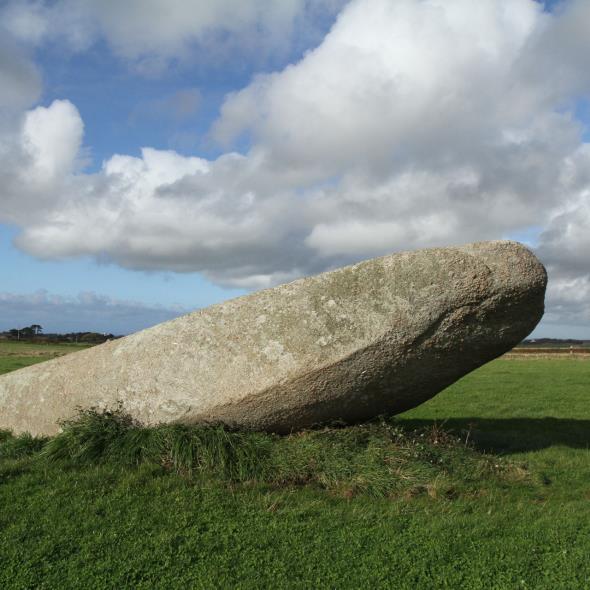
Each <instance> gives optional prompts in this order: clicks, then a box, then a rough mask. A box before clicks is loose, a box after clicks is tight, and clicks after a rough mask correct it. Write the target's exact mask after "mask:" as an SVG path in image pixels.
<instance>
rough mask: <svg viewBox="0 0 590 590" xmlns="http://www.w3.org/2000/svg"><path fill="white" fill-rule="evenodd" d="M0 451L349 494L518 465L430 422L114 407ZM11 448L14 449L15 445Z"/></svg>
mask: <svg viewBox="0 0 590 590" xmlns="http://www.w3.org/2000/svg"><path fill="white" fill-rule="evenodd" d="M3 436H4V439H2V438H0V441H2V440H3V442H1V444H0V456H6V457H14V458H16V457H18V456H20V455H19V453H21V455H24V454H31V453H35V452H38V451H39V453H38V460H39V461H46V462H48V463H57V462H62V463H67V464H70V465H76V466H85V465H91V464H106V463H108V464H117V465H120V466H125V467H133V466H137V465H140V464H145V463H151V464H159V465H162V466H164V467H165V468H167V469H170V470H172V471H174V472H176V473H181V474H185V475H187V476H199V477H205V478H210V479H211V478H212V479H215V480H218V481H219V480H221V481H226V482H231V483H248V482H250V483H258V484H268V485H271V486H294V485H295V486H301V485H312V486H316V487H320V488H323V489H326V490H329V491H331V492H334V493H337V494H340V495H344V496H350V495H356V494H367V495H371V496H378V497H386V496H392V495H399V494H411V495H414V494H417V493H418V494H420V493H427V494H429V495H431V496H434V497H436V496H440V495H443V496H452V495H454V494H457V493H465V492H467V493H473V492H476V491H477V489H478V488H479V486H480V484H481V482H482V479H483V480H485V479H487V480H493V481H495V482H502V481H506V480H508V479H509V480H511V481H515V480H523V479H526V478H527V475H526V471H524V470H523V469H522V468H520V467H518V466H517V465H515V464H513V463H510V462H508V461H505V460H503V459H501V458H499V457H497V456H494V455H486V454H482V453H480V452H477V451H476V450H475V449H474V448H472V447H471V446H470V444H469V443H468V442H467V441H466V440H465V439H464V438H460V437H458V436H455V435H453V434H451V433H449V432H447V431H445V430H444V429H442V428H440V427H438V426H436V425H435V426H431V427H430V428H428V429H421V430H404V429H403V428H401V427H400V426H399V425H398V424H397V423H396V422H395V421H393V420H385V419H382V420H379V421H375V422H371V423H367V424H363V425H358V426H348V427H346V428H324V429H321V430H307V431H303V432H299V433H295V434H291V435H289V436H279V435H274V434H269V433H261V432H247V431H235V430H230V429H228V428H226V427H223V426H221V425H207V426H184V425H161V426H156V427H149V428H148V427H143V426H142V425H140V424H138V423H137V422H135V421H134V420H133V419H132V418H130V417H129V416H128V415H126V414H125V413H124V412H122V411H121V410H115V411H99V410H96V409H92V410H86V411H83V412H80V413H79V415H78V416H77V417H76V418H75V419H74V420H70V421H67V422H64V423H63V424H62V432H61V433H60V434H58V435H57V436H55V437H53V438H51V439H49V440H45V439H36V438H33V437H30V436H28V435H21V436H19V437H7V436H6V435H3ZM19 449H20V450H19Z"/></svg>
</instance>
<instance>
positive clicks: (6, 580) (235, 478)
mask: <svg viewBox="0 0 590 590" xmlns="http://www.w3.org/2000/svg"><path fill="white" fill-rule="evenodd" d="M589 377H590V363H585V362H583V361H567V360H556V361H539V360H530V361H529V360H527V361H496V362H494V363H491V364H490V365H488V366H486V367H484V368H482V369H480V370H479V371H477V372H475V373H473V374H471V375H469V376H467V377H466V378H465V379H463V380H462V381H460V382H459V383H457V384H455V385H454V386H453V387H451V388H449V389H448V390H447V391H445V392H444V393H442V394H441V395H439V396H437V398H435V399H433V400H431V401H430V402H428V403H427V404H424V405H423V406H421V407H420V408H417V409H415V410H413V411H412V412H408V413H407V414H405V415H403V416H400V417H399V418H397V419H396V420H394V421H392V420H385V421H382V422H376V423H374V424H370V425H365V426H361V427H354V428H345V429H326V430H323V431H316V432H309V433H304V434H303V435H299V436H291V437H282V438H279V437H272V436H268V435H261V434H244V433H231V432H227V431H225V430H222V429H216V428H212V429H184V428H180V427H175V428H173V427H163V428H159V429H151V430H144V429H141V428H138V427H137V426H136V425H134V424H132V423H130V422H129V421H126V420H125V419H124V417H123V416H120V415H116V414H115V415H110V416H104V415H100V414H96V413H94V414H92V413H90V414H87V415H86V417H85V421H84V420H82V421H81V422H78V423H76V424H72V425H70V428H69V429H66V431H65V432H64V433H63V434H62V435H61V437H58V438H56V439H53V441H51V442H50V443H49V444H47V443H46V442H45V441H39V440H35V439H30V438H26V437H19V438H16V439H15V438H14V437H9V436H7V435H2V436H3V438H2V436H0V440H2V442H0V587H3V588H115V587H116V588H180V587H191V588H226V587H236V588H312V587H313V588H316V587H317V588H336V587H337V588H367V587H371V588H392V587H393V588H412V589H416V588H498V589H504V588H535V589H537V588H547V589H549V588H551V589H555V588H560V589H561V588H572V589H576V590H578V589H583V588H588V587H589V586H588V582H587V580H588V579H590V565H589V563H588V559H587V555H588V552H589V550H590V452H589V450H588V445H589V442H590V427H589V426H590V404H589V402H590V393H589V387H588V383H589V382H590V379H589ZM105 419H106V422H105ZM101 421H102V422H101ZM441 424H442V425H443V429H442V430H441ZM448 429H451V430H453V431H454V433H455V435H453V436H449V435H448V434H446V432H447V431H448ZM472 444H473V446H472Z"/></svg>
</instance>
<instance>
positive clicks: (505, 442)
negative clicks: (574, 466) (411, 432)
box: [399, 417, 590, 453]
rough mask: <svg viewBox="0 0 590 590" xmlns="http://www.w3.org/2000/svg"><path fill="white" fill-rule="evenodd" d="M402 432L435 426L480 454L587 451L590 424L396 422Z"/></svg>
mask: <svg viewBox="0 0 590 590" xmlns="http://www.w3.org/2000/svg"><path fill="white" fill-rule="evenodd" d="M399 423H400V425H402V426H403V427H404V428H412V429H414V428H416V429H420V428H429V427H432V426H433V425H434V424H437V425H438V426H441V427H442V428H444V429H445V430H450V431H451V432H454V433H456V434H458V435H461V436H462V437H464V436H465V435H466V434H467V433H469V439H470V440H471V441H472V442H473V443H474V444H475V445H476V447H477V448H479V449H480V450H485V451H493V452H499V453H519V452H524V451H536V450H540V449H545V448H547V447H551V446H555V445H564V446H568V447H571V448H575V449H587V448H590V420H575V419H567V418H498V419H493V418H478V417H474V418H448V419H446V420H445V419H441V420H412V419H408V420H404V419H400V420H399Z"/></svg>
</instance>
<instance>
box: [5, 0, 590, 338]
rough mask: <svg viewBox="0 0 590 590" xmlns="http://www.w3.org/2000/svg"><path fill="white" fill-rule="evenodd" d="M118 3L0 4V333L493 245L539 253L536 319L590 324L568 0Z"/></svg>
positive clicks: (134, 317) (587, 109)
mask: <svg viewBox="0 0 590 590" xmlns="http://www.w3.org/2000/svg"><path fill="white" fill-rule="evenodd" d="M134 2H135V0H134ZM134 2H130V3H129V5H128V8H129V9H127V8H117V7H114V8H113V7H110V8H109V7H106V6H105V5H101V3H100V2H89V3H85V4H84V6H81V5H77V6H76V5H75V4H71V3H69V1H68V0H59V1H57V2H50V3H49V2H43V1H41V2H36V3H34V2H28V1H21V2H16V1H14V2H13V1H7V2H5V3H3V5H2V6H0V16H1V17H2V18H0V21H1V22H2V23H3V25H2V26H3V27H4V30H3V31H2V33H3V34H4V36H5V38H6V39H7V45H6V47H4V46H0V84H1V83H2V82H3V81H4V83H5V84H10V85H11V88H14V92H12V91H11V92H10V93H7V94H6V96H4V95H3V94H2V92H1V91H0V261H1V263H2V268H3V271H4V272H3V273H2V279H3V280H2V285H1V286H0V330H2V329H8V328H11V327H14V326H16V325H19V324H23V325H24V324H27V323H40V324H42V325H43V326H44V327H45V329H46V331H66V330H68V331H69V330H74V329H79V330H86V329H88V330H93V329H96V330H100V331H109V332H115V333H128V332H131V331H134V330H137V329H141V328H143V327H147V326H149V325H152V324H153V323H156V322H157V321H162V319H166V318H167V317H173V316H174V315H177V314H179V313H182V312H185V311H188V310H192V309H195V308H198V307H203V306H206V305H210V304H212V303H215V302H219V301H223V300H225V299H228V298H231V297H235V296H238V295H241V294H244V293H247V292H249V291H251V290H253V289H257V288H261V287H266V286H271V285H274V284H277V283H280V282H283V281H286V280H291V279H293V278H296V277H299V276H302V275H305V274H311V273H315V272H320V271H322V270H327V269H329V268H333V267H335V266H338V265H341V264H346V263H349V262H354V261H357V260H360V259H363V258H368V257H370V256H374V255H379V254H384V253H386V252H391V251H396V250H403V249H412V248H417V247H427V246H438V245H447V244H454V243H461V242H466V241H474V240H477V239H503V238H512V239H519V240H522V241H525V242H526V243H528V244H530V245H531V247H534V248H535V249H536V251H537V253H538V254H539V255H540V256H541V258H542V260H543V261H544V262H545V263H546V265H547V267H548V269H549V275H550V286H551V287H550V292H549V294H548V313H547V316H546V318H545V320H544V321H543V323H542V324H541V326H540V327H539V328H538V329H537V330H536V332H535V335H537V336H557V337H568V336H571V337H579V338H590V303H589V302H588V299H589V298H590V265H588V263H587V262H584V260H585V259H586V258H587V256H586V254H585V252H587V250H586V249H587V248H588V246H589V245H590V241H589V240H590V238H588V234H589V233H590V228H589V227H588V220H589V219H590V204H589V199H590V197H589V195H590V188H589V181H588V179H589V178H590V155H589V154H590V149H588V148H587V142H589V141H590V106H589V105H590V77H589V76H588V72H587V68H586V65H585V57H584V56H585V55H587V52H588V50H590V43H589V41H588V39H589V38H590V20H588V19H590V11H589V10H588V4H587V3H586V2H584V0H577V1H576V0H570V1H566V2H563V3H555V2H548V3H546V6H545V10H546V12H545V13H542V12H541V11H539V10H537V6H538V5H537V4H536V3H535V2H534V1H533V0H514V1H510V2H509V1H508V0H482V3H481V4H479V5H478V7H477V8H474V6H473V5H472V6H470V5H469V3H468V2H465V0H451V1H450V2H448V3H447V5H446V6H443V7H442V8H441V6H442V5H439V3H438V2H437V0H429V1H427V2H422V1H420V0H402V1H400V2H397V6H394V4H396V3H392V2H389V1H388V0H354V1H352V2H346V1H344V0H341V1H334V0H325V1H322V0H315V1H314V2H308V3H305V2H302V1H301V2H300V1H299V0H292V2H289V3H285V5H284V7H280V6H281V5H274V6H272V4H267V3H266V2H265V0H260V1H258V2H257V1H251V2H243V3H240V5H239V6H240V7H239V10H241V11H242V12H241V13H240V14H239V15H238V16H239V18H238V16H236V15H235V14H234V13H236V12H237V8H236V7H237V5H236V4H235V2H233V0H223V1H220V2H219V3H218V4H217V5H216V6H215V8H212V7H211V6H207V4H206V3H204V4H203V6H199V4H198V3H196V4H195V5H194V6H193V7H192V8H189V5H188V4H187V3H183V2H179V1H176V0H175V1H174V2H171V3H169V4H168V5H167V6H168V7H169V9H167V10H166V11H164V12H162V11H161V10H160V8H161V6H159V5H158V2H153V3H151V4H150V7H148V8H146V9H144V10H143V13H142V14H141V17H140V18H137V14H139V13H138V12H135V13H134V8H133V5H134ZM161 4H162V6H163V5H164V3H161ZM556 5H557V6H558V9H556ZM74 6H76V8H75V10H73V9H72V7H74ZM138 6H139V5H138ZM269 6H272V9H271V8H269ZM156 8H158V10H156ZM152 9H153V14H151V12H150V11H152ZM137 10H140V9H139V8H137ZM191 11H192V12H191ZM64 15H67V18H66V16H64ZM586 17H588V19H586ZM68 19H69V22H66V21H67V20H68ZM126 19H127V20H126ZM336 21H337V22H336ZM335 23H336V24H335ZM332 27H334V29H332ZM330 31H331V32H330ZM408 31H410V33H409V34H408ZM431 47H434V48H436V50H435V52H431V51H430V48H431ZM351 48H354V52H353V53H351V51H352V50H351ZM2 52H4V53H5V55H2ZM441 56H444V59H442V58H441ZM7 64H20V65H19V66H18V67H20V68H21V70H22V71H17V69H16V67H17V66H9V65H7ZM2 68H5V70H6V71H3V70H2ZM476 76H478V77H479V78H478V81H477V82H471V80H472V79H473V78H474V77H476ZM3 100H4V102H2V101H3ZM564 105H565V106H564ZM492 121H493V125H492V124H491V123H489V124H488V122H492ZM56 129H58V131H56ZM14 146H17V148H16V149H15V148H14ZM31 146H33V148H34V149H33V148H31ZM46 146H49V148H46ZM142 148H148V152H142V151H141V150H142ZM31 150H33V151H31ZM150 150H151V151H150ZM15 154H16V155H15ZM116 154H118V155H120V156H123V158H119V159H117V158H113V156H114V155H116ZM170 154H172V155H170ZM35 158H36V159H35ZM196 158H198V160H197V159H196ZM48 171H49V172H48ZM23 178H26V179H27V180H26V182H25V183H24V184H23V181H22V179H23ZM15 179H16V180H15ZM19 179H21V180H19ZM140 179H141V181H140ZM145 179H147V180H145ZM144 180H145V182H144ZM473 203H479V206H478V207H474V205H473ZM81 293H82V294H88V293H92V294H93V298H89V297H86V296H84V297H80V294H81ZM40 301H42V302H43V305H41V304H40V303H39V302H40ZM97 301H98V302H99V303H100V305H98V304H97V303H96V302H97ZM84 306H86V307H85V308H84V312H83V310H82V308H83V307H84ZM132 310H133V311H132ZM36 314H38V317H37V315H36ZM76 317H79V318H80V319H79V321H77V320H76Z"/></svg>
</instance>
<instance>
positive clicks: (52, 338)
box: [0, 324, 120, 344]
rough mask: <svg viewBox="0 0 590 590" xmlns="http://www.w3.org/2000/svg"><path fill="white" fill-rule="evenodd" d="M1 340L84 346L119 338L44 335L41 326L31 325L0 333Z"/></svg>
mask: <svg viewBox="0 0 590 590" xmlns="http://www.w3.org/2000/svg"><path fill="white" fill-rule="evenodd" d="M0 338H1V339H3V340H17V341H24V342H36V343H43V342H46V343H59V342H65V343H67V342H80V343H84V344H101V343H103V342H106V341H107V340H113V339H114V338H120V336H115V335H113V334H101V333H99V332H69V333H68V334H44V333H43V326H40V325H39V324H32V325H31V326H25V327H24V328H12V329H10V330H7V331H6V332H0Z"/></svg>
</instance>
